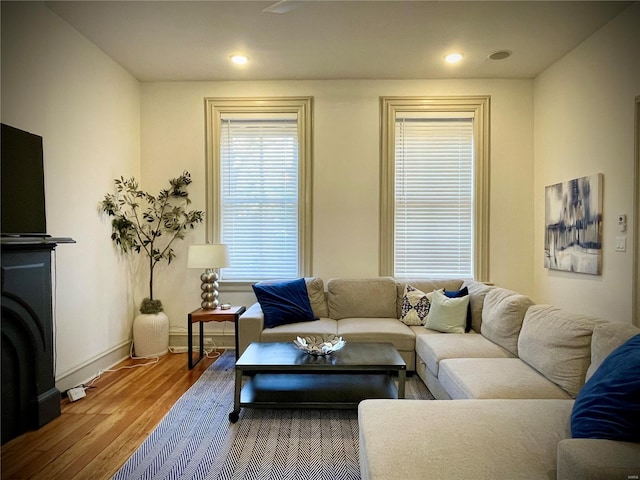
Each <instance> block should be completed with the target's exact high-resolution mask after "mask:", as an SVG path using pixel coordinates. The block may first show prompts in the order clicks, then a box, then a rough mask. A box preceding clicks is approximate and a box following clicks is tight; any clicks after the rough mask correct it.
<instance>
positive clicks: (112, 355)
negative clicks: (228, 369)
mask: <svg viewBox="0 0 640 480" xmlns="http://www.w3.org/2000/svg"><path fill="white" fill-rule="evenodd" d="M204 346H205V348H206V349H207V350H208V349H212V348H219V349H225V350H227V349H234V348H235V337H234V335H233V333H231V334H230V335H223V334H208V333H205V335H204ZM193 347H194V351H197V350H198V337H197V336H194V337H193ZM169 348H170V349H171V350H173V351H174V352H176V353H179V352H186V351H187V333H186V332H184V333H180V332H175V333H170V334H169ZM130 352H131V341H130V340H129V341H127V342H124V343H122V344H120V345H117V346H116V347H114V348H112V349H111V350H108V351H107V352H104V353H102V354H100V355H97V356H95V357H93V358H91V359H89V360H87V361H86V362H84V363H82V364H81V365H79V366H78V367H75V368H72V369H70V370H67V371H66V372H62V373H60V374H59V375H56V380H55V381H56V388H57V389H58V390H60V392H62V393H64V392H66V391H67V390H69V389H70V388H73V387H76V386H78V385H80V384H83V383H87V382H89V381H90V380H92V379H93V378H94V377H95V376H96V375H97V374H98V372H100V371H101V370H107V369H109V368H111V367H113V366H114V365H116V364H118V363H120V362H121V361H123V360H125V359H126V358H129V354H130Z"/></svg>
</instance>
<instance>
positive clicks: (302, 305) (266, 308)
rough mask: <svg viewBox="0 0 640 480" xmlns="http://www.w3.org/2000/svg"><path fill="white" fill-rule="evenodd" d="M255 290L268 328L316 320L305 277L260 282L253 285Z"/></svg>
mask: <svg viewBox="0 0 640 480" xmlns="http://www.w3.org/2000/svg"><path fill="white" fill-rule="evenodd" d="M253 291H254V293H255V294H256V297H257V298H258V302H259V303H260V307H261V308H262V312H263V313H264V326H265V327H267V328H273V327H277V326H278V325H285V324H287V323H296V322H308V321H309V320H316V318H315V317H314V315H313V310H312V309H311V302H310V301H309V294H308V293H307V284H306V283H305V281H304V278H299V279H297V280H288V281H285V282H276V283H259V284H256V285H254V286H253Z"/></svg>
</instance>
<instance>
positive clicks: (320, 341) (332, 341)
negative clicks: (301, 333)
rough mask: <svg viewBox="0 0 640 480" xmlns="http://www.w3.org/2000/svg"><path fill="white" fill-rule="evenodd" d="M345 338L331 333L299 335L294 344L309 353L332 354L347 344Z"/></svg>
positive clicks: (318, 354)
mask: <svg viewBox="0 0 640 480" xmlns="http://www.w3.org/2000/svg"><path fill="white" fill-rule="evenodd" d="M345 343H347V342H345V340H344V339H343V338H342V337H338V336H336V335H329V336H327V337H320V336H310V337H297V338H296V339H295V340H294V341H293V344H294V345H295V346H296V347H297V348H298V349H299V350H302V351H303V352H305V353H308V354H309V355H317V356H320V355H330V354H331V353H333V352H337V351H338V350H340V349H341V348H342V347H344V345H345Z"/></svg>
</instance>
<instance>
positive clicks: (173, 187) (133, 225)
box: [101, 171, 204, 313]
mask: <svg viewBox="0 0 640 480" xmlns="http://www.w3.org/2000/svg"><path fill="white" fill-rule="evenodd" d="M190 183H191V175H190V174H189V172H187V171H185V172H183V174H182V175H180V176H179V177H177V178H173V179H171V180H169V185H170V186H169V188H165V189H162V190H160V193H159V194H158V195H157V196H154V195H151V194H150V193H147V192H144V191H142V190H140V189H139V187H138V182H137V181H136V180H135V179H134V178H129V179H125V178H124V177H120V178H119V179H115V180H114V186H115V194H111V193H108V194H106V195H105V197H104V200H102V203H101V209H102V211H103V212H104V213H106V214H107V215H108V216H110V217H113V220H112V221H111V240H113V241H114V243H115V244H116V245H117V246H118V247H120V249H121V251H122V252H124V253H128V252H131V251H133V252H135V253H141V254H144V255H145V256H146V257H147V259H148V265H149V297H147V298H145V299H144V300H143V301H142V304H141V306H140V312H141V313H158V312H161V311H162V303H161V302H160V300H156V299H154V298H153V270H154V268H155V267H156V265H157V264H158V263H160V262H161V261H162V260H166V261H167V263H168V264H170V263H171V260H173V259H174V258H175V254H174V252H173V248H172V244H173V242H174V241H175V240H176V239H183V238H184V237H185V234H186V232H187V230H189V229H193V228H194V227H195V226H196V224H198V223H201V222H202V221H203V220H204V213H203V212H202V211H200V210H187V206H188V205H189V204H190V203H191V200H190V199H189V193H188V192H187V187H188V186H189V184H190Z"/></svg>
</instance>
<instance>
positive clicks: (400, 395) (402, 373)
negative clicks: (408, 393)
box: [398, 370, 407, 398]
mask: <svg viewBox="0 0 640 480" xmlns="http://www.w3.org/2000/svg"><path fill="white" fill-rule="evenodd" d="M406 378H407V372H406V371H405V370H399V371H398V398H404V382H405V380H406Z"/></svg>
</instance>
